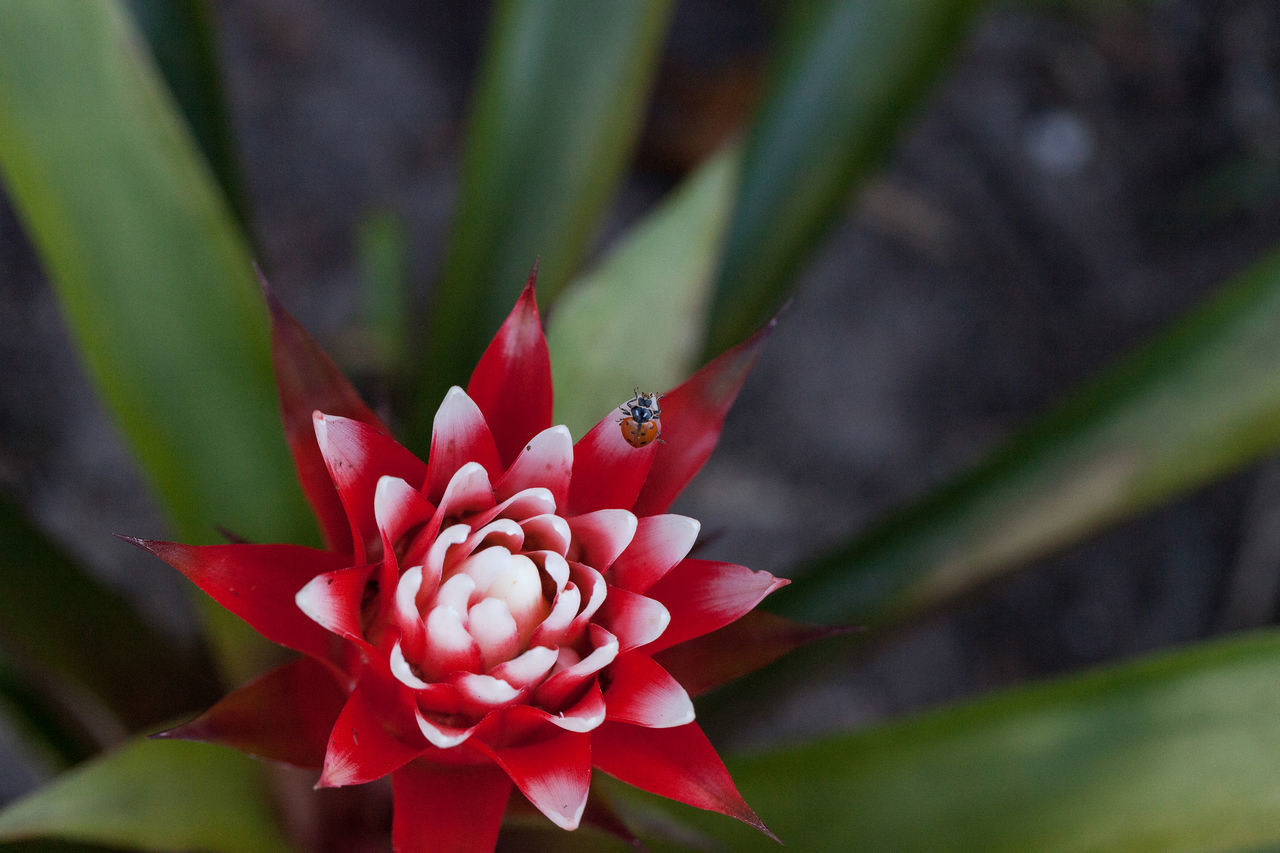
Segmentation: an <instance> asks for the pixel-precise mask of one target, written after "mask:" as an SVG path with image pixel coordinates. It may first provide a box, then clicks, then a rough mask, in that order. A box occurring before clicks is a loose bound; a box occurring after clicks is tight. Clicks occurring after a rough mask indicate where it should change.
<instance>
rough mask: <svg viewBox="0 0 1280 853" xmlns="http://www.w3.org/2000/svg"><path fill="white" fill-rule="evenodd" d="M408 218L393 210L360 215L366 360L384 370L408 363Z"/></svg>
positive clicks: (358, 249)
mask: <svg viewBox="0 0 1280 853" xmlns="http://www.w3.org/2000/svg"><path fill="white" fill-rule="evenodd" d="M404 232H405V229H404V223H403V222H402V221H401V220H400V219H399V218H398V217H397V216H396V215H395V214H393V213H392V212H391V211H389V210H376V211H371V212H370V213H368V214H366V215H365V216H364V217H362V218H361V220H360V225H359V229H358V230H357V231H356V256H357V259H358V262H359V265H360V277H361V279H363V285H364V329H363V333H364V336H363V341H362V344H363V347H362V353H361V356H362V361H363V362H364V363H365V364H366V365H367V366H368V367H370V368H373V369H375V370H376V371H377V372H378V374H379V375H381V376H386V375H387V374H388V373H389V372H390V371H393V370H398V369H401V368H403V366H404V360H405V359H404V357H405V353H406V352H408V346H409V312H408V308H409V271H408V261H407V258H408V248H407V247H406V245H405V233H404Z"/></svg>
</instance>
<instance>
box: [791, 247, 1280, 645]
mask: <svg viewBox="0 0 1280 853" xmlns="http://www.w3.org/2000/svg"><path fill="white" fill-rule="evenodd" d="M1277 444H1280V255H1273V256H1272V257H1270V258H1268V259H1267V260H1265V261H1263V262H1262V263H1260V264H1258V265H1257V266H1256V267H1254V268H1253V269H1252V270H1250V271H1249V272H1247V273H1245V274H1244V275H1242V276H1241V277H1240V278H1239V279H1238V280H1237V281H1235V282H1234V283H1233V284H1232V285H1231V286H1230V287H1228V288H1227V289H1226V290H1225V291H1224V292H1222V293H1221V294H1219V295H1218V296H1217V297H1216V298H1214V299H1213V300H1211V302H1210V303H1209V304H1208V305H1206V306H1204V307H1203V308H1202V309H1200V310H1198V311H1196V312H1195V313H1194V314H1193V315H1192V316H1191V317H1189V318H1187V319H1186V320H1185V321H1184V322H1182V323H1180V324H1179V325H1178V326H1177V327H1175V328H1174V329H1172V330H1171V331H1169V332H1167V333H1164V334H1162V335H1160V336H1159V337H1158V338H1156V339H1155V340H1153V341H1152V342H1150V343H1149V344H1148V345H1147V346H1145V347H1143V348H1142V349H1140V350H1139V351H1137V352H1135V353H1133V354H1132V355H1131V356H1129V357H1127V358H1125V359H1124V360H1123V361H1121V362H1120V363H1119V364H1117V365H1116V366H1115V367H1114V368H1113V369H1111V370H1110V371H1109V372H1107V373H1106V374H1104V375H1103V376H1102V377H1100V378H1099V379H1098V380H1097V381H1095V382H1093V383H1092V384H1090V385H1088V386H1086V387H1085V388H1084V389H1082V390H1081V391H1080V392H1078V393H1077V394H1075V395H1074V396H1073V397H1072V398H1071V399H1069V400H1068V401H1067V402H1066V403H1065V404H1064V405H1062V406H1061V407H1060V408H1058V409H1057V410H1056V411H1054V412H1052V413H1051V414H1050V415H1048V416H1047V417H1046V418H1045V419H1044V420H1042V421H1041V422H1040V423H1038V424H1036V425H1035V426H1033V427H1032V428H1031V429H1030V430H1028V431H1027V432H1026V433H1024V434H1022V435H1020V436H1019V437H1017V438H1016V439H1015V440H1014V441H1012V442H1010V443H1009V444H1008V445H1007V446H1006V447H1004V448H1003V449H1002V450H1001V451H999V452H998V453H997V455H996V456H994V457H993V458H992V459H991V460H989V461H988V462H987V463H986V464H984V465H982V466H980V467H979V468H977V469H976V470H974V471H972V472H971V473H969V474H967V475H966V476H964V477H962V478H960V479H959V480H958V481H956V482H954V483H953V484H951V485H950V486H949V487H947V488H945V489H943V490H942V491H941V492H939V493H937V494H935V495H933V496H932V497H930V498H928V499H926V500H924V501H923V502H922V503H920V504H918V505H916V506H914V507H912V508H910V509H908V510H906V511H904V512H903V513H901V514H899V515H897V516H894V517H891V518H890V519H889V520H888V521H887V522H885V523H884V524H882V525H880V526H879V527H876V528H874V529H873V530H871V531H870V532H869V533H867V534H866V535H865V536H862V537H859V538H858V539H856V540H854V541H853V542H852V543H851V544H850V545H848V546H846V547H843V548H840V549H837V550H836V551H834V552H832V553H831V554H829V555H828V556H826V557H825V558H823V559H821V560H819V561H817V562H816V563H814V564H813V565H811V566H809V567H807V568H806V567H802V568H801V570H800V571H799V572H797V576H798V577H801V578H802V580H800V582H798V583H795V584H792V586H791V587H789V588H788V589H786V590H784V591H783V592H781V593H780V594H779V595H778V596H777V597H776V598H777V602H778V606H779V607H780V608H782V609H783V610H786V611H787V612H790V613H793V614H803V615H804V617H805V618H808V619H812V620H816V621H831V622H846V623H854V624H869V625H872V626H876V625H884V624H886V623H888V622H890V621H892V620H893V619H895V618H900V617H903V616H905V615H908V614H911V613H915V612H918V611H920V610H922V609H927V608H930V607H934V606H937V605H939V604H941V603H942V602H944V601H946V600H948V599H950V598H952V597H954V596H956V595H958V594H960V593H962V592H964V591H966V590H968V589H972V588H973V587H974V586H975V585H976V584H979V583H981V582H983V581H986V580H988V579H990V578H992V577H994V576H995V575H997V574H998V573H1000V572H1002V571H1006V570H1008V569H1010V568H1012V567H1014V566H1016V565H1018V564H1019V563H1022V562H1025V561H1026V560H1029V559H1032V558H1034V557H1036V556H1039V555H1042V554H1045V553H1046V552H1048V551H1050V550H1052V549H1055V548H1059V547H1062V546H1064V545H1067V544H1069V543H1071V542H1073V541H1076V540H1078V539H1079V538H1081V537H1083V536H1085V535H1087V534H1089V533H1090V532H1093V531H1095V530H1097V529H1099V528H1100V527H1102V526H1104V525H1106V524H1109V523H1112V522H1115V521H1117V520H1119V519H1122V518H1125V517H1128V516H1132V515H1134V514H1135V513H1138V512H1140V511H1142V510H1144V509H1147V508H1149V507H1151V506H1153V505H1154V504H1157V503H1159V502H1161V501H1165V500H1168V499H1170V498H1172V497H1174V496H1176V495H1178V494H1181V493H1183V492H1185V491H1187V490H1189V489H1193V488H1195V487H1197V486H1200V485H1202V484H1204V483H1206V482H1208V481H1209V480H1211V479H1213V478H1214V477H1219V476H1222V475H1223V474H1225V473H1227V472H1230V471H1233V470H1235V469H1237V468H1239V467H1240V466H1242V465H1244V464H1246V463H1248V462H1250V461H1252V460H1255V459H1257V458H1259V457H1260V456H1262V455H1263V454H1265V453H1267V452H1269V451H1271V450H1273V449H1274V448H1275V447H1276V446H1277Z"/></svg>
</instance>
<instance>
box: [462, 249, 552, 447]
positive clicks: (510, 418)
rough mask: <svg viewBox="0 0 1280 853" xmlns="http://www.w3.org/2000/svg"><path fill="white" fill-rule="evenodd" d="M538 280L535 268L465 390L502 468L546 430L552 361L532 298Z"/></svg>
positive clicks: (549, 409) (534, 299)
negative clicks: (481, 418)
mask: <svg viewBox="0 0 1280 853" xmlns="http://www.w3.org/2000/svg"><path fill="white" fill-rule="evenodd" d="M537 278H538V268H537V266H536V265H535V266H534V268H533V271H532V272H530V273H529V282H528V284H526V285H525V287H524V292H523V293H521V294H520V298H519V299H518V300H517V301H516V306H515V307H514V308H512V309H511V314H510V315H508V317H507V319H506V322H504V323H503V324H502V328H500V329H498V334H497V335H496V336H494V339H493V341H492V342H491V343H490V344H489V348H488V349H486V350H485V351H484V355H482V356H481V357H480V362H479V363H478V364H477V365H476V369H475V372H474V373H472V374H471V383H470V384H469V385H467V395H468V396H469V397H471V399H472V400H475V403H476V405H477V406H479V407H480V411H481V412H483V413H484V419H485V421H486V422H488V424H489V429H491V430H492V431H493V440H494V443H495V444H496V445H497V447H498V456H499V457H500V458H501V459H502V465H503V467H506V466H507V465H510V464H511V462H512V461H513V460H514V459H515V458H516V456H517V455H518V454H519V453H520V451H521V450H522V449H523V448H524V446H525V444H526V443H527V442H528V441H529V439H530V438H531V437H533V436H534V435H537V434H538V433H539V432H542V430H544V429H546V428H547V427H549V426H551V404H552V393H551V356H550V354H549V353H548V352H547V339H546V337H544V336H543V334H542V323H541V322H540V321H539V319H538V300H537V298H536V297H535V296H534V292H533V285H534V282H535V281H536V280H537Z"/></svg>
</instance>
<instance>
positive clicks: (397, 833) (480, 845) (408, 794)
mask: <svg viewBox="0 0 1280 853" xmlns="http://www.w3.org/2000/svg"><path fill="white" fill-rule="evenodd" d="M391 783H392V791H393V796H394V798H395V817H394V818H393V821H392V829H391V840H392V843H393V844H394V845H395V849H396V850H397V851H399V853H417V851H422V850H439V851H448V852H449V853H493V848H494V846H495V845H497V843H498V828H499V827H500V826H501V825H502V813H503V812H504V811H505V810H506V808H507V798H508V797H509V796H510V793H511V780H510V779H508V778H507V775H506V774H505V773H503V772H502V771H501V770H499V769H498V768H497V767H494V766H493V765H492V764H462V765H445V764H432V763H430V762H427V761H415V762H414V763H412V764H408V765H405V766H404V767H401V768H400V769H399V770H397V771H396V772H395V773H393V774H391Z"/></svg>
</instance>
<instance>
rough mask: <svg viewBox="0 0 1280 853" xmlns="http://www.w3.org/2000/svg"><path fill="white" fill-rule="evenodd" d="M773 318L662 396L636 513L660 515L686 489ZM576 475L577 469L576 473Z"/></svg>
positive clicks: (712, 446)
mask: <svg viewBox="0 0 1280 853" xmlns="http://www.w3.org/2000/svg"><path fill="white" fill-rule="evenodd" d="M776 322H777V321H776V320H771V321H770V322H769V323H768V325H766V326H765V327H764V328H763V329H761V330H760V331H758V332H756V333H755V334H754V335H752V336H751V337H750V338H747V340H745V341H743V342H742V343H740V344H738V345H737V346H736V347H734V348H733V349H731V350H729V351H728V352H725V353H723V354H721V355H720V356H719V357H718V358H716V359H715V360H714V361H712V362H711V363H710V364H708V365H707V366H705V367H703V368H702V369H701V370H699V371H698V372H697V373H695V374H693V376H691V377H689V379H688V380H687V381H686V382H685V383H684V384H683V385H681V386H680V387H679V388H676V389H675V390H674V391H671V392H669V393H667V394H664V395H663V397H662V401H661V403H662V439H663V441H665V442H666V443H665V444H658V443H656V442H655V443H654V444H652V445H650V446H651V447H656V448H659V449H658V451H657V454H656V456H655V458H654V460H653V468H652V470H650V471H649V477H648V479H647V480H645V483H644V488H643V489H642V490H641V492H640V496H639V498H637V499H636V502H635V513H636V515H658V514H659V513H663V512H666V511H667V507H669V506H671V503H672V502H673V501H674V500H675V499H676V496H677V495H679V494H680V492H681V491H683V490H684V487H685V486H686V485H688V483H689V481H690V480H692V479H693V475H694V474H697V473H698V471H699V470H700V469H701V468H702V466H703V465H704V464H705V463H706V461H707V459H708V458H709V457H710V456H711V451H713V450H715V447H716V444H717V443H718V442H719V441H720V430H721V428H723V426H724V417H725V415H726V414H728V412H729V407H730V406H732V405H733V401H734V398H736V397H737V396H738V391H740V390H741V389H742V383H743V382H745V381H746V379H747V374H748V373H750V372H751V368H752V367H754V366H755V363H756V359H757V358H758V357H759V356H760V352H761V350H762V349H763V348H764V342H765V340H766V339H767V338H768V337H769V332H770V331H772V330H773V327H774V325H775V324H776ZM575 473H576V472H575Z"/></svg>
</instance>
